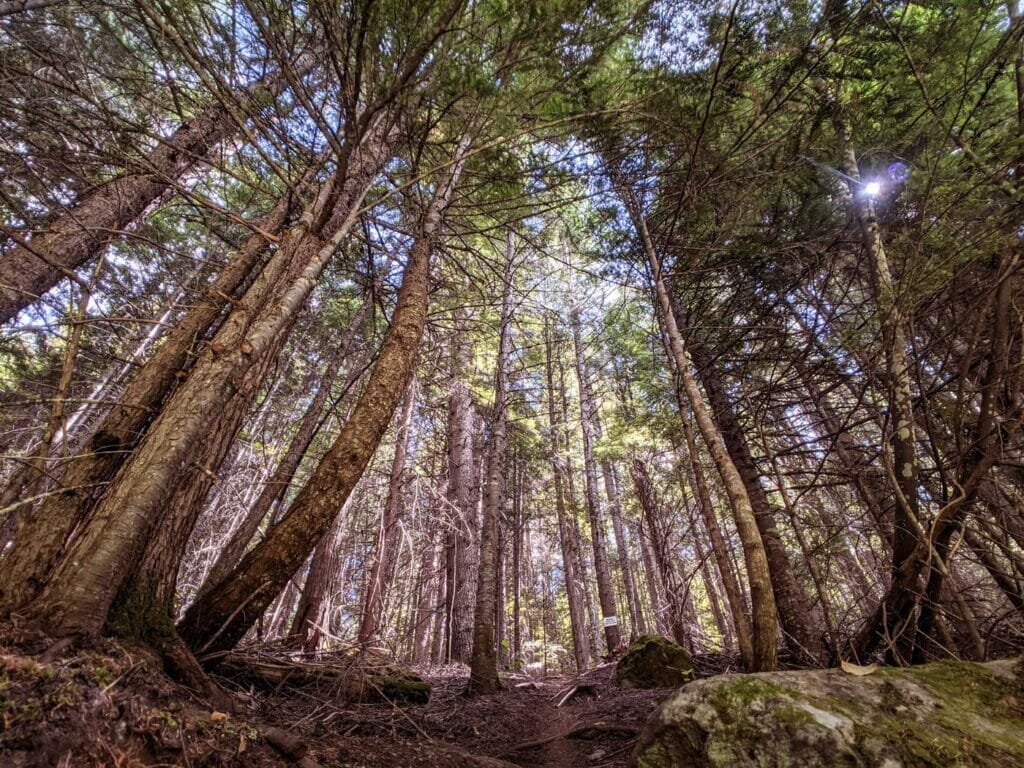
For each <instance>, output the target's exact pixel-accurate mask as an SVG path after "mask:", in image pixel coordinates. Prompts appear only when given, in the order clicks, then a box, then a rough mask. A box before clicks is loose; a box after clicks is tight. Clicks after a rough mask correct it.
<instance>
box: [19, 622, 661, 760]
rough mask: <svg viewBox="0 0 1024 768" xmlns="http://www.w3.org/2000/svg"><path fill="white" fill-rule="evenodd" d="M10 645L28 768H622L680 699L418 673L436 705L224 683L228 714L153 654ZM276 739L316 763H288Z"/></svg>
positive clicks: (605, 671) (592, 675) (456, 669)
mask: <svg viewBox="0 0 1024 768" xmlns="http://www.w3.org/2000/svg"><path fill="white" fill-rule="evenodd" d="M11 640H12V641H11V642H5V632H4V631H3V628H2V627H0V679H3V680H6V687H5V689H4V697H2V698H4V700H3V701H0V714H3V716H4V717H3V718H0V719H2V720H3V723H0V764H2V765H12V766H24V768H37V767H38V768H43V766H50V765H57V764H60V765H68V766H74V767H75V768H78V767H82V768H85V767H88V768H94V767H98V766H106V765H111V764H126V765H127V764H140V765H155V764H160V765H169V766H179V765H180V766H191V768H229V767H230V768H243V767H244V768H291V766H294V765H296V764H300V763H301V764H305V765H316V766H319V767H320V768H330V767H332V766H337V767H338V768H395V767H396V766H402V767H403V768H442V767H443V768H515V766H519V768H620V767H622V768H624V766H626V765H627V764H628V761H629V757H630V753H631V752H632V748H633V746H634V744H635V741H636V737H637V734H638V733H639V731H640V729H641V728H642V727H643V724H644V723H645V721H646V720H647V718H648V717H649V716H650V714H651V712H652V711H653V710H654V708H655V707H656V706H657V705H658V703H659V702H660V701H661V700H663V699H664V698H665V697H667V696H668V695H670V694H671V693H672V690H671V689H661V690H647V691H631V690H623V689H621V688H619V687H618V686H617V685H616V684H615V681H614V680H613V674H614V672H613V668H612V667H610V666H608V667H603V668H599V669H597V670H592V671H591V672H589V673H588V674H587V675H586V676H585V677H584V678H582V679H570V678H566V677H550V678H543V679H530V678H526V677H513V678H511V679H508V680H507V681H506V683H505V686H504V688H503V690H501V691H500V692H499V693H497V694H495V695H493V696H479V697H473V698H469V697H467V696H465V695H464V691H465V687H466V680H467V676H468V670H467V669H466V668H465V667H461V666H451V667H441V668H433V669H425V670H419V671H420V672H421V673H422V674H423V676H424V677H425V678H427V679H428V680H429V681H430V682H431V683H432V684H433V693H432V695H431V697H430V701H429V702H428V703H427V704H423V705H418V706H409V705H405V706H401V707H400V706H397V705H390V704H381V703H377V704H369V703H366V704H358V703H352V702H350V701H347V700H345V699H344V698H340V697H339V696H337V691H336V690H335V689H334V687H333V684H329V683H321V681H319V680H316V681H313V682H311V683H309V684H306V685H303V686H297V687H292V686H278V687H277V688H275V689H273V690H268V689H266V688H260V687H253V686H249V685H242V684H241V683H239V682H238V681H237V680H234V679H229V678H218V679H219V680H220V682H221V683H222V684H223V685H224V686H225V687H226V688H227V689H228V690H230V691H231V692H232V694H233V696H234V698H235V699H237V702H236V705H235V706H234V707H233V710H234V711H232V712H230V714H228V713H225V712H221V711H216V710H215V709H214V708H213V706H212V705H211V703H210V702H209V701H206V700H205V699H202V698H201V697H197V696H195V695H194V694H192V693H191V692H189V691H188V690H186V689H184V688H182V687H181V686H179V685H177V684H175V683H172V682H171V681H170V680H169V679H168V678H167V677H166V676H165V675H164V674H163V673H162V669H161V668H162V663H161V661H160V659H159V658H158V657H156V656H155V655H154V654H153V653H152V652H150V651H148V650H147V649H142V648H137V647H128V646H123V645H119V644H117V643H114V642H112V641H102V642H99V643H96V644H93V645H92V646H90V647H87V648H70V649H65V651H64V652H63V653H62V654H60V658H57V659H46V658H45V656H44V654H43V651H44V650H45V649H46V647H47V644H46V642H45V639H41V640H39V641H38V642H36V641H33V640H31V638H30V639H28V640H26V639H24V638H22V637H21V636H20V635H19V636H12V638H11ZM14 641H16V642H14ZM570 692H573V693H572V695H568V696H567V694H568V693H570ZM563 700H564V701H563ZM559 704H561V706H559ZM275 730H281V731H283V732H286V733H287V734H288V735H289V736H290V738H292V739H293V740H294V742H295V744H297V745H298V746H299V747H301V749H302V751H303V752H304V755H305V757H304V760H305V762H303V760H302V759H300V758H297V757H295V755H293V754H291V753H290V752H282V749H281V747H280V746H279V744H276V743H275V742H274V739H273V738H271V732H272V731H275Z"/></svg>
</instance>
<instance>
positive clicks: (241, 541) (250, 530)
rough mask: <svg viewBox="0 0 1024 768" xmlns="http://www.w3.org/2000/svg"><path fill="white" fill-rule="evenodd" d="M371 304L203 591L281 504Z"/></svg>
mask: <svg viewBox="0 0 1024 768" xmlns="http://www.w3.org/2000/svg"><path fill="white" fill-rule="evenodd" d="M369 306H370V297H369V296H367V297H366V298H364V300H363V303H362V305H361V306H360V307H359V310H358V311H357V312H356V315H355V317H353V318H352V320H351V322H350V323H349V326H348V330H346V331H345V336H344V338H343V341H342V344H341V349H340V350H339V351H338V352H337V353H336V354H332V355H331V359H330V362H329V363H328V364H327V367H326V368H325V369H324V372H323V375H322V376H321V377H320V383H319V385H318V386H317V389H316V394H315V395H313V399H312V401H310V404H309V407H308V408H306V412H305V413H304V414H303V415H302V419H301V420H300V421H299V426H298V428H297V429H296V430H295V434H294V436H293V437H292V439H291V441H290V442H289V443H288V448H287V449H285V452H284V456H282V457H281V461H280V462H279V463H278V465H277V467H276V468H275V469H274V473H273V474H272V475H271V476H270V478H269V479H268V480H267V481H266V483H264V486H263V490H262V491H260V495H259V496H257V497H256V501H255V502H253V505H252V507H251V508H250V509H249V511H248V512H247V513H246V515H245V518H244V519H243V520H242V522H241V524H240V525H239V526H238V527H237V528H236V529H235V530H234V531H233V532H232V533H231V536H230V537H229V538H228V540H227V543H226V544H225V545H224V547H223V548H222V549H221V551H220V554H219V555H218V556H217V559H216V560H215V561H214V563H213V566H212V567H211V568H210V572H209V573H208V574H206V578H205V579H204V580H203V585H202V587H200V589H199V594H200V595H201V594H203V593H204V592H205V591H206V590H207V589H209V588H210V586H211V585H213V584H217V583H219V582H220V581H221V580H222V579H223V578H224V577H225V576H227V575H228V574H229V573H230V572H231V570H232V569H233V568H234V567H235V566H236V565H237V564H238V561H239V560H241V559H242V555H244V554H245V550H246V549H247V548H248V546H249V542H251V541H252V538H253V536H255V535H256V531H258V530H259V528H260V524H261V523H263V522H264V520H266V519H267V516H268V515H269V514H270V513H271V512H273V511H274V510H275V509H276V508H277V505H278V504H279V503H280V502H281V500H282V499H283V498H284V497H285V495H286V493H287V492H288V487H289V486H290V485H291V483H292V480H293V479H294V478H295V473H296V472H297V471H298V469H299V465H300V464H301V463H302V459H303V458H304V457H305V455H306V451H307V450H308V449H309V446H310V445H311V444H312V442H313V439H314V438H315V437H316V435H317V433H318V432H319V430H320V428H321V427H322V426H323V423H324V418H323V416H324V410H325V409H326V407H327V402H328V399H329V398H330V396H331V387H332V385H333V384H334V380H335V379H336V378H337V377H338V372H339V370H340V369H341V366H342V364H343V363H345V362H347V361H348V358H349V357H350V355H351V353H352V350H353V349H354V347H355V341H356V337H357V336H358V335H359V330H360V328H361V327H362V324H363V320H364V319H365V318H366V314H367V310H368V309H369ZM364 354H365V353H363V352H360V353H359V354H358V355H357V356H356V357H357V360H356V361H355V363H354V364H349V365H348V369H349V372H348V374H347V375H346V381H345V387H344V390H343V393H342V397H344V394H345V393H347V392H348V391H349V390H350V389H351V388H352V386H353V385H354V384H355V382H356V380H357V379H358V377H359V374H360V367H361V360H362V357H363V355H364Z"/></svg>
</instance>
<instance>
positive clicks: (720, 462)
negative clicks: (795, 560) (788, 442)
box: [619, 180, 777, 672]
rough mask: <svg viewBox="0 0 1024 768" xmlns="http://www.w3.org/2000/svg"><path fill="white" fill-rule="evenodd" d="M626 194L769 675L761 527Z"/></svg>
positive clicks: (679, 388) (771, 615)
mask: <svg viewBox="0 0 1024 768" xmlns="http://www.w3.org/2000/svg"><path fill="white" fill-rule="evenodd" d="M619 186H620V192H621V193H622V194H623V199H624V200H625V201H626V207H627V210H628V211H629V213H630V216H631V218H632V219H633V224H634V226H635V227H636V229H637V234H638V235H639V236H640V240H641V244H642V246H643V249H644V252H645V254H646V255H647V261H648V263H649V265H650V268H651V276H652V279H653V281H654V293H655V297H656V299H657V304H658V307H657V309H658V310H659V312H658V314H659V316H660V326H661V330H662V338H663V341H664V344H665V349H666V351H667V353H668V356H669V364H670V367H671V368H672V372H673V374H674V377H675V383H676V399H677V400H678V403H679V409H680V416H681V417H683V418H684V419H685V413H686V410H687V407H689V409H690V410H692V412H693V417H694V420H695V421H696V422H697V426H698V427H699V428H700V432H701V436H702V437H703V438H704V444H705V445H706V446H707V448H708V451H709V452H710V453H711V458H712V459H713V460H714V462H715V467H716V469H717V470H718V474H719V475H720V476H721V478H722V484H723V485H724V486H725V492H726V494H727V495H728V497H729V503H730V505H731V506H732V511H733V517H734V518H735V520H736V530H737V531H738V533H739V535H740V542H741V544H742V546H743V555H744V560H745V561H746V564H747V578H748V579H749V582H750V601H751V605H752V608H753V642H752V656H751V665H750V667H751V671H755V672H757V671H765V670H770V669H774V668H775V663H776V655H777V638H776V626H775V623H776V608H775V597H774V595H773V593H772V582H771V568H770V566H769V564H768V557H767V555H766V554H765V545H764V541H763V540H762V538H761V532H760V530H759V529H758V526H757V518H756V516H755V514H754V509H753V506H752V505H751V502H750V496H749V494H748V493H747V489H746V486H745V485H744V483H743V478H742V477H741V475H740V473H739V470H738V469H737V468H736V464H735V462H734V461H733V459H732V457H731V456H730V455H729V453H728V451H726V449H725V446H724V444H723V441H722V433H721V431H720V430H719V427H718V425H717V424H716V423H715V420H714V418H713V417H712V415H711V413H710V412H709V411H708V408H707V404H706V403H705V401H704V396H703V394H702V393H701V391H700V388H699V387H698V386H697V380H696V379H695V378H694V376H693V371H692V370H691V365H690V356H689V353H688V352H687V349H686V345H685V343H684V341H683V336H682V334H681V333H680V331H679V326H678V325H677V323H676V318H675V313H674V311H673V307H672V298H671V296H670V295H669V292H668V288H667V287H666V285H665V280H664V276H663V275H662V272H661V262H660V260H659V258H658V254H657V251H656V250H655V248H654V241H653V240H652V239H651V235H650V232H649V231H648V229H647V221H646V219H645V218H644V215H643V212H642V211H641V210H640V207H639V204H638V203H637V201H636V199H635V198H634V197H633V195H632V193H631V192H630V191H629V190H628V188H627V187H626V186H625V184H624V183H622V181H621V180H619Z"/></svg>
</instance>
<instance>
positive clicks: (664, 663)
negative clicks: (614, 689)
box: [615, 635, 694, 688]
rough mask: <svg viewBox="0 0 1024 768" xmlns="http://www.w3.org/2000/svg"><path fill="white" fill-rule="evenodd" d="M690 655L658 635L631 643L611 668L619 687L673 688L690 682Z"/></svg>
mask: <svg viewBox="0 0 1024 768" xmlns="http://www.w3.org/2000/svg"><path fill="white" fill-rule="evenodd" d="M693 676H694V673H693V661H692V660H691V659H690V654H689V653H687V652H686V650H685V649H684V648H683V647H682V646H679V645H676V644H675V643H673V642H672V641H671V640H666V639H665V638H664V637H660V636H659V635H644V636H643V637H641V638H639V639H637V640H635V641H634V642H633V643H632V644H631V645H630V646H629V648H627V649H626V653H625V654H624V655H623V657H622V658H621V659H619V663H618V664H617V665H616V667H615V679H616V681H618V683H619V685H621V686H622V687H623V688H676V687H678V686H680V685H682V684H683V683H687V682H689V681H690V680H693Z"/></svg>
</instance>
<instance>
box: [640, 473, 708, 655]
mask: <svg viewBox="0 0 1024 768" xmlns="http://www.w3.org/2000/svg"><path fill="white" fill-rule="evenodd" d="M630 474H631V475H632V477H633V486H634V488H635V489H636V496H637V499H638V500H639V501H640V507H641V508H642V509H643V512H644V519H645V520H646V521H647V529H648V531H650V538H651V548H652V550H653V552H654V562H655V565H656V566H657V570H658V572H659V573H660V575H661V582H662V585H663V586H664V594H665V603H666V607H667V608H668V617H667V618H668V621H667V623H668V626H669V628H670V630H671V632H672V637H673V638H674V639H675V641H676V642H677V643H679V645H681V646H683V647H684V648H691V649H692V647H693V641H692V638H691V637H690V632H689V629H688V627H687V626H686V613H687V611H686V605H685V601H686V593H687V587H686V585H684V584H683V583H682V579H681V578H680V576H679V571H678V570H677V569H676V566H675V562H674V560H673V558H672V556H671V554H670V552H671V550H670V548H669V541H668V531H667V530H666V529H665V521H664V513H663V511H662V509H661V505H660V504H659V503H658V497H657V494H656V492H655V490H654V484H653V483H652V482H651V476H650V473H649V472H648V471H647V466H646V465H645V464H644V463H643V461H641V460H640V459H639V458H634V459H633V464H632V466H631V467H630Z"/></svg>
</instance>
